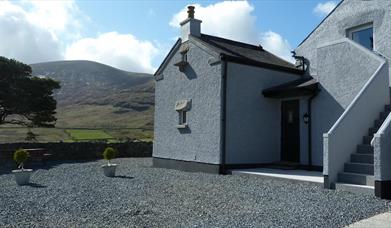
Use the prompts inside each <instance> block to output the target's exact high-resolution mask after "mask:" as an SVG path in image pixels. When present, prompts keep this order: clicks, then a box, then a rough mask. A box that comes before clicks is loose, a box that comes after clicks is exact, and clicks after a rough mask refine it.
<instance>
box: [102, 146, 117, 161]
mask: <svg viewBox="0 0 391 228" xmlns="http://www.w3.org/2000/svg"><path fill="white" fill-rule="evenodd" d="M115 155H116V151H115V149H114V148H112V147H107V148H106V149H105V151H103V158H104V159H105V160H107V165H110V160H111V159H113V158H114V157H115Z"/></svg>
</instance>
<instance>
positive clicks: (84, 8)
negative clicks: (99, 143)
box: [0, 0, 339, 73]
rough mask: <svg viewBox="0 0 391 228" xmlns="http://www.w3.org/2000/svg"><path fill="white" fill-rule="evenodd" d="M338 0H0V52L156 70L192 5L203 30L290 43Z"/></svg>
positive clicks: (280, 48)
mask: <svg viewBox="0 0 391 228" xmlns="http://www.w3.org/2000/svg"><path fill="white" fill-rule="evenodd" d="M338 2H339V0H258V1H212V0H203V1H180V0H160V1H159V0H150V1H148V0H127V1H125V0H105V1H102V0H95V1H94V0H88V1H87V0H80V1H78V0H69V1H66V0H62V1H55V0H50V1H49V0H48V1H42V0H40V1H38V0H35V1H27V0H22V1H8V0H0V56H5V57H7V58H14V59H17V60H19V61H22V62H25V63H27V64H31V63H39V62H47V61H58V60H91V61H97V62H100V63H103V64H107V65H110V66H113V67H116V68H119V69H122V70H126V71H132V72H145V73H153V72H154V71H155V70H156V69H157V68H158V66H159V65H160V63H161V62H162V60H163V59H164V57H165V56H166V55H167V53H168V51H169V50H170V49H171V47H172V45H173V44H174V43H175V41H176V40H177V39H178V37H179V35H180V27H179V22H181V21H182V20H184V19H185V18H186V17H187V16H186V7H187V6H188V5H194V6H195V7H196V8H195V18H197V19H200V20H202V24H201V32H202V33H206V34H210V35H215V36H220V37H224V38H228V39H233V40H237V41H241V42H246V43H251V44H256V45H259V44H260V45H262V46H263V47H264V49H266V50H268V51H270V52H272V53H274V54H276V55H278V56H280V57H282V58H284V59H286V60H288V61H292V58H291V53H290V51H291V50H293V49H294V48H295V47H297V45H298V44H300V42H301V41H302V40H303V39H304V38H305V37H306V36H307V35H308V34H309V33H310V32H311V31H312V30H313V29H314V28H315V27H316V26H317V25H318V24H319V23H320V22H321V21H322V20H323V19H324V18H325V17H326V16H327V14H328V13H329V12H330V11H332V10H333V9H334V8H335V6H336V5H337V4H338Z"/></svg>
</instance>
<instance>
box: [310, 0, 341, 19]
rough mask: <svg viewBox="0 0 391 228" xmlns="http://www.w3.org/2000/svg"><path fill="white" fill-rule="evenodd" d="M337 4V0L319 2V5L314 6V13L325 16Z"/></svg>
mask: <svg viewBox="0 0 391 228" xmlns="http://www.w3.org/2000/svg"><path fill="white" fill-rule="evenodd" d="M336 6H337V2H335V1H328V2H325V3H318V5H316V7H315V8H314V13H316V14H317V15H319V16H322V17H323V16H326V15H328V14H329V13H330V12H331V11H332V10H333V9H334V8H335V7H336Z"/></svg>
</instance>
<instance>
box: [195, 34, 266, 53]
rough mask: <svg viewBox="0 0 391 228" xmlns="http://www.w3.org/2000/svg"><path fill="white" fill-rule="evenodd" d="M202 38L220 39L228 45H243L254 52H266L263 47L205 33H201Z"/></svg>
mask: <svg viewBox="0 0 391 228" xmlns="http://www.w3.org/2000/svg"><path fill="white" fill-rule="evenodd" d="M201 36H204V37H206V38H208V37H209V38H212V39H218V40H220V41H225V42H228V43H232V44H235V45H241V46H244V47H247V48H251V49H254V50H260V51H265V49H263V47H262V45H258V46H257V45H254V44H249V43H244V42H240V41H236V40H230V39H226V38H222V37H218V36H212V35H208V34H204V33H201Z"/></svg>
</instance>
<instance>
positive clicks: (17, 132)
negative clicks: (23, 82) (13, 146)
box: [0, 61, 155, 141]
mask: <svg viewBox="0 0 391 228" xmlns="http://www.w3.org/2000/svg"><path fill="white" fill-rule="evenodd" d="M31 67H32V70H33V75H34V76H40V77H51V78H53V79H55V80H57V81H59V82H60V83H61V89H60V90H58V91H56V92H55V99H56V100H57V103H58V104H57V115H56V117H57V124H56V128H57V129H53V130H50V129H47V130H44V129H34V130H33V131H34V132H35V133H37V134H38V135H39V137H38V138H39V139H42V140H43V141H51V140H53V139H54V140H57V141H58V140H68V139H69V137H68V138H67V137H66V136H67V135H68V134H67V132H69V131H67V130H66V129H79V128H82V129H84V128H89V129H102V130H103V131H105V132H106V133H109V134H110V135H112V136H114V137H116V138H124V137H129V138H135V137H142V138H150V137H152V132H153V112H154V90H155V89H154V80H153V77H152V75H150V74H142V73H133V72H126V71H122V70H119V69H116V68H113V67H111V66H107V65H104V64H100V63H97V62H91V61H58V62H46V63H38V64H32V65H31ZM11 132H13V133H12V134H10V133H11ZM25 133H26V129H22V128H13V127H12V128H11V129H10V128H9V127H4V126H3V127H2V129H1V130H0V136H2V138H4V139H7V141H14V140H13V139H16V140H17V141H20V140H22V139H23V138H24V136H25ZM3 136H4V137H3Z"/></svg>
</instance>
